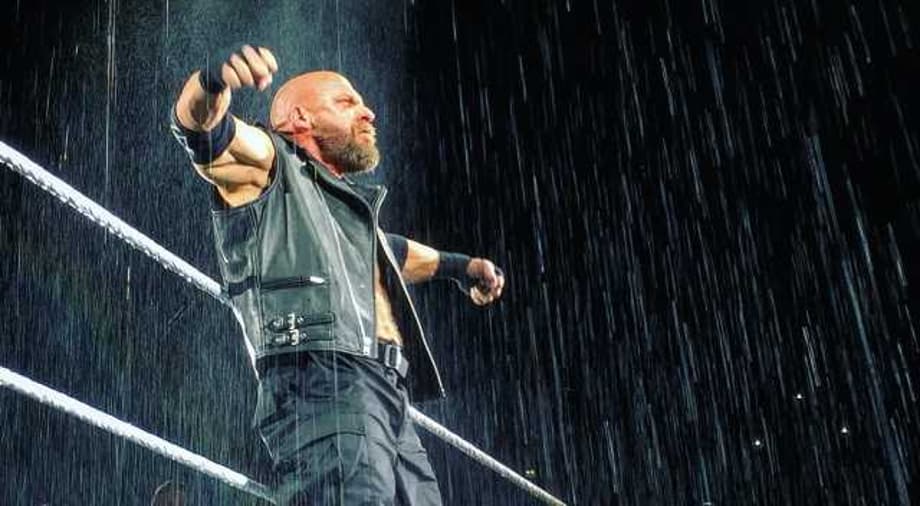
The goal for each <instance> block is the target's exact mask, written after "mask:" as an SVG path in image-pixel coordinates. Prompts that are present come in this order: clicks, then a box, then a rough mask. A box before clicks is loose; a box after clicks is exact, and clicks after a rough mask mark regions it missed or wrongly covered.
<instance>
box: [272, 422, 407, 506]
mask: <svg viewBox="0 0 920 506" xmlns="http://www.w3.org/2000/svg"><path fill="white" fill-rule="evenodd" d="M296 459H297V464H298V465H297V467H296V468H295V469H292V470H290V471H289V472H287V473H285V474H284V475H283V476H282V477H281V483H280V484H279V486H278V488H277V490H276V493H275V500H276V502H277V504H279V505H288V506H351V505H356V506H394V504H395V492H396V489H395V480H394V472H393V469H394V466H393V460H394V455H392V454H391V453H389V452H388V451H387V449H386V448H384V447H382V446H381V445H379V444H377V443H376V442H375V441H374V440H373V439H371V438H368V437H367V436H366V435H359V434H348V433H343V434H336V435H333V436H328V437H325V438H323V439H320V440H318V441H316V442H314V443H312V444H311V445H310V447H308V448H304V449H302V450H301V451H300V452H298V454H297V457H296Z"/></svg>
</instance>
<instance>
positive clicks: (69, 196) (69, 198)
mask: <svg viewBox="0 0 920 506" xmlns="http://www.w3.org/2000/svg"><path fill="white" fill-rule="evenodd" d="M0 163H3V164H4V165H6V166H8V167H9V168H10V169H11V170H13V171H14V172H17V173H19V174H21V175H22V176H23V177H25V178H26V179H28V180H29V181H31V182H32V183H33V184H35V185H36V186H38V187H39V188H41V189H42V190H45V191H46V192H48V193H50V194H51V195H53V196H54V197H56V198H57V199H58V200H60V201H61V202H63V203H64V204H67V205H68V206H70V207H72V208H73V209H74V210H76V211H77V212H78V213H80V214H82V215H83V216H85V217H87V218H89V220H90V221H92V222H93V223H95V224H97V225H99V226H101V227H102V228H103V229H105V230H106V231H107V232H109V233H110V234H112V235H114V236H115V237H118V238H119V239H122V240H123V241H125V242H126V243H128V244H129V245H130V246H131V247H133V248H135V249H137V250H138V251H140V252H141V253H144V254H145V255H147V256H148V257H150V258H152V259H153V260H154V261H156V262H157V263H159V264H160V265H162V266H163V267H165V268H166V270H168V271H170V272H173V273H175V274H177V275H178V276H179V277H180V278H182V279H184V280H185V281H187V282H189V283H191V284H192V285H194V286H195V287H197V288H198V289H200V290H201V291H203V292H205V293H207V294H208V295H210V296H212V297H214V298H215V299H217V300H218V301H220V302H221V303H222V304H224V305H225V306H228V307H230V308H231V309H233V306H232V304H231V303H230V299H229V298H228V297H227V296H226V294H224V293H223V292H222V291H221V287H220V283H218V282H216V281H214V280H213V279H211V278H209V277H208V276H207V275H205V274H204V273H202V272H201V271H199V270H198V269H196V268H195V267H193V266H192V265H191V264H189V263H188V262H186V261H185V260H182V259H181V258H179V257H178V256H176V255H175V254H173V253H172V252H170V251H169V250H167V249H166V248H164V247H162V246H160V245H159V244H157V243H156V242H154V241H153V240H152V239H150V238H149V237H147V236H146V235H144V234H142V233H141V232H140V231H138V230H137V229H135V228H133V227H131V225H128V224H127V223H125V222H124V221H123V220H121V219H120V218H118V217H117V216H115V215H114V214H112V213H110V212H109V211H108V210H106V209H105V208H104V207H102V206H100V205H99V204H97V203H96V202H94V201H93V200H92V199H90V198H88V197H86V196H85V195H83V194H82V193H80V192H78V191H77V190H76V189H74V188H73V187H72V186H70V185H68V184H67V183H65V182H64V181H63V180H61V179H59V178H58V177H56V176H54V175H53V174H51V173H50V172H48V171H47V170H45V169H43V168H42V167H41V166H39V165H38V164H36V163H35V162H33V161H32V160H29V159H28V158H27V157H25V156H24V155H23V154H22V153H20V152H18V151H16V150H15V149H13V148H11V147H10V146H9V145H7V144H6V143H5V142H3V141H0ZM409 417H410V418H411V419H412V421H414V422H415V423H416V424H417V425H419V426H421V427H422V428H424V429H425V430H427V431H429V432H431V433H432V434H434V435H435V436H437V437H438V438H439V439H442V440H443V441H445V442H446V443H448V444H450V445H452V446H454V447H455V448H457V449H459V450H460V451H462V452H463V453H465V454H466V455H468V456H469V457H471V458H472V459H474V460H476V461H477V462H479V463H480V464H482V465H484V466H486V467H488V468H489V469H491V470H493V471H495V472H496V473H498V474H499V475H500V476H502V477H504V478H505V479H507V480H509V481H511V482H512V483H514V484H515V485H517V486H518V487H521V488H522V489H524V490H525V491H527V492H528V493H529V494H531V495H533V496H534V497H536V498H538V499H540V500H541V501H543V502H544V503H546V504H552V505H554V506H565V503H564V502H562V501H561V500H559V499H557V498H556V497H554V496H553V495H551V494H550V493H549V492H547V491H545V490H543V489H541V488H540V487H538V486H537V485H535V484H533V483H531V482H530V481H528V480H527V479H526V478H524V477H523V476H521V475H520V474H518V473H516V472H514V471H513V470H511V469H510V468H508V467H507V466H505V465H503V464H502V463H500V462H499V461H497V460H495V459H494V458H492V457H491V456H489V455H488V454H486V453H485V452H483V451H482V450H480V449H479V448H476V446H474V445H473V444H471V443H469V442H467V441H466V440H464V439H463V438H461V437H460V436H458V435H456V434H454V433H453V432H451V431H450V430H448V429H447V428H445V427H444V426H442V425H440V424H438V423H437V422H435V421H434V420H432V419H431V418H428V417H427V416H425V415H424V414H423V413H421V412H420V411H418V410H417V409H416V408H414V407H412V406H410V407H409ZM174 460H177V459H174ZM177 461H179V462H181V463H183V464H187V465H189V466H191V467H193V468H195V469H197V470H199V471H202V472H203V470H202V469H199V468H198V467H196V466H195V465H194V464H192V463H190V462H188V461H181V460H177ZM212 476H213V475H212ZM218 477H219V476H218ZM228 484H230V485H231V486H236V485H235V484H233V483H229V482H228Z"/></svg>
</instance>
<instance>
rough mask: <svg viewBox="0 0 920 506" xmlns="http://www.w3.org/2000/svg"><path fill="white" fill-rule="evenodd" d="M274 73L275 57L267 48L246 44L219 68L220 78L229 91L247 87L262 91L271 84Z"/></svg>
mask: <svg viewBox="0 0 920 506" xmlns="http://www.w3.org/2000/svg"><path fill="white" fill-rule="evenodd" d="M275 72H278V62H277V60H275V55H273V54H272V52H271V51H269V50H268V49H267V48H264V47H259V48H254V47H252V46H250V45H248V44H247V45H244V46H243V47H242V48H241V49H240V50H239V51H235V52H234V53H233V54H231V55H230V58H228V59H227V61H225V62H224V63H223V65H221V68H220V76H221V78H222V79H223V80H224V82H225V83H227V87H229V88H230V89H231V90H236V89H239V88H243V87H246V86H248V87H254V88H256V89H258V90H259V91H262V90H264V89H265V88H268V86H269V85H270V84H271V83H272V74H274V73H275Z"/></svg>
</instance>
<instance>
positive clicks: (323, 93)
mask: <svg viewBox="0 0 920 506" xmlns="http://www.w3.org/2000/svg"><path fill="white" fill-rule="evenodd" d="M312 98H314V99H315V100H311V101H310V102H312V103H310V104H309V105H310V107H309V109H310V113H311V114H312V116H313V129H312V135H313V138H314V139H315V140H316V144H317V146H318V147H319V150H320V153H321V154H322V157H323V159H324V160H325V161H327V162H329V163H332V164H333V165H335V166H336V167H338V168H339V170H341V171H342V172H345V173H355V172H364V171H368V170H372V169H374V168H375V167H376V166H377V164H378V163H379V162H380V152H379V151H378V150H377V134H376V129H375V128H374V126H373V124H372V123H373V121H374V113H373V111H371V110H370V109H369V108H368V107H367V106H366V105H365V104H364V100H363V99H362V98H361V95H359V94H358V92H357V91H355V89H354V88H352V86H351V83H349V82H348V81H347V80H345V78H343V77H341V76H335V78H330V79H328V80H324V81H323V82H322V83H320V84H319V85H318V86H317V87H316V94H315V95H314V97H312Z"/></svg>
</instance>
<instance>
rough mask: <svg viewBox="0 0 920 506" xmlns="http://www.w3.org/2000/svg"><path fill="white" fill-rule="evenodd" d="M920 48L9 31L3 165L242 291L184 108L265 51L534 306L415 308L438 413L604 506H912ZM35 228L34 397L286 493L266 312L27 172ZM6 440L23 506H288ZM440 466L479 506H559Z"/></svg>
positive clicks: (491, 32)
mask: <svg viewBox="0 0 920 506" xmlns="http://www.w3.org/2000/svg"><path fill="white" fill-rule="evenodd" d="M918 31H920V5H918V4H917V3H916V2H910V1H907V0H901V1H891V0H865V1H861V2H854V3H845V2H831V1H821V0H810V1H802V2H797V1H792V0H785V1H782V0H776V1H772V2H771V1H759V2H727V1H718V0H694V1H690V2H675V1H665V0H655V1H651V2H646V1H622V0H617V1H614V2H602V1H598V0H590V1H589V0H585V1H574V0H572V1H565V0H558V1H552V2H551V1H545V0H544V1H541V0H537V1H530V2H528V1H510V0H506V1H499V0H493V1H486V0H479V1H472V0H471V1H462V2H460V1H454V2H446V1H444V2H440V1H438V2H436V1H431V0H429V1H424V2H422V1H415V2H412V1H379V2H376V1H374V2H372V1H367V2H361V1H346V0H340V1H323V0H313V1H306V2H293V1H290V2H216V1H195V2H165V1H136V0H122V1H116V0H110V1H109V2H99V1H85V2H79V1H75V2H70V3H68V4H60V5H59V4H57V3H53V2H48V1H35V2H31V3H28V4H27V3H26V2H19V1H7V2H5V3H4V4H3V8H2V11H0V44H2V52H0V140H3V141H4V142H6V143H8V144H10V145H11V146H13V147H14V148H16V149H18V150H20V151H22V152H23V153H25V154H26V155H27V156H29V157H30V158H31V159H33V160H35V161H36V162H38V163H40V164H42V165H43V166H45V167H46V168H48V169H49V170H51V171H52V172H54V173H55V174H57V175H59V176H60V177H61V178H63V179H64V180H66V181H68V182H69V183H70V184H72V185H73V186H74V187H76V188H77V189H78V190H80V191H82V192H84V193H85V194H86V195H88V196H89V197H90V198H92V199H94V200H96V201H97V202H99V203H101V204H102V205H104V206H105V207H106V208H108V209H109V210H111V211H112V212H114V213H115V214H116V215H118V216H120V217H122V218H123V219H125V220H126V221H127V222H128V223H131V224H132V225H134V226H136V227H137V228H138V229H140V230H141V231H142V232H144V233H146V234H148V235H149V236H151V237H152V238H153V239H154V240H156V241H158V242H159V243H160V244H162V245H164V246H165V247H166V248H168V249H170V250H171V251H173V252H175V253H176V254H178V255H179V256H180V257H182V258H184V259H186V260H188V261H189V262H190V263H191V264H193V265H195V266H197V267H199V268H200V269H202V270H203V271H205V272H206V273H208V274H209V275H211V276H212V277H215V276H217V269H216V262H215V259H214V253H213V247H212V242H211V232H210V224H209V219H208V212H207V200H206V198H207V193H208V190H207V186H206V183H205V182H204V181H203V180H201V179H200V178H198V177H197V176H195V175H194V173H193V171H192V170H191V169H190V167H189V165H188V164H187V161H186V160H185V158H184V154H183V152H182V151H181V150H180V149H179V148H178V146H177V145H176V144H175V142H174V141H173V140H172V138H171V136H170V135H169V132H168V128H167V119H168V115H169V110H170V106H171V103H172V101H173V100H174V99H175V97H176V95H177V93H178V91H179V88H180V86H181V83H182V81H183V80H184V78H185V76H187V75H188V74H189V73H190V72H191V70H193V69H194V68H196V67H198V66H200V65H201V63H202V61H203V55H204V54H205V51H206V50H207V48H209V47H229V46H230V45H231V44H234V43H238V42H257V43H261V44H263V45H266V46H268V47H271V48H272V49H273V50H274V51H275V53H276V55H277V56H278V59H279V61H280V63H281V67H282V69H281V74H280V76H278V77H279V79H277V80H276V82H281V81H282V80H283V79H285V78H286V77H289V76H291V75H294V74H296V73H299V72H300V71H303V70H306V69H312V68H329V69H334V70H338V71H340V72H342V73H344V74H346V75H347V76H348V77H349V78H350V79H351V80H352V82H353V83H354V84H355V86H356V88H357V89H358V90H359V91H360V92H361V93H362V94H363V95H364V98H365V100H366V101H367V102H368V103H369V105H371V107H372V108H373V109H374V110H375V112H376V113H377V121H376V124H377V127H378V130H379V133H380V137H379V143H380V145H381V149H382V151H383V155H384V159H383V163H382V165H381V167H380V168H379V169H378V171H377V173H376V175H374V176H373V177H374V178H376V179H377V180H379V181H382V182H384V183H386V184H387V185H388V186H389V187H390V189H391V192H390V196H389V197H388V202H387V204H386V206H385V220H384V223H385V225H386V227H387V228H388V229H390V230H393V231H398V232H402V233H404V234H406V235H408V236H410V237H413V238H415V239H417V240H420V241H422V242H425V243H428V244H431V245H433V246H436V247H439V248H441V249H446V250H454V251H463V252H467V253H470V254H475V255H482V256H487V257H489V258H492V259H494V260H495V261H496V262H497V263H498V264H499V265H501V266H502V267H503V268H504V270H505V272H506V273H507V276H508V286H507V289H506V292H505V296H504V297H503V300H502V301H501V303H499V304H498V305H496V306H494V307H491V308H489V309H479V308H476V307H474V306H472V304H469V303H467V302H465V301H464V300H463V298H462V294H460V293H459V292H457V291H456V290H453V289H452V288H451V287H449V286H447V285H440V284H432V285H428V286H420V287H417V288H416V289H415V293H416V295H417V297H418V300H419V304H420V306H421V311H422V318H423V322H424V323H425V324H426V325H427V328H428V331H429V334H430V336H431V337H430V338H431V340H432V342H433V346H434V353H435V356H436V357H437V358H438V362H439V365H440V367H441V369H442V372H443V374H444V375H445V380H446V386H447V389H448V392H449V398H448V399H447V400H445V401H443V402H436V403H426V404H421V405H419V408H420V409H422V410H423V411H425V412H426V413H428V414H430V415H431V416H433V417H434V418H436V419H437V420H439V421H441V422H442V423H444V424H445V425H446V426H447V427H449V428H451V429H453V430H455V431H456V432H458V433H459V434H460V435H462V436H464V437H466V438H468V439H469V440H470V441H472V442H473V443H475V444H477V445H479V446H480V447H481V448H482V449H484V450H486V451H487V452H489V453H491V454H492V455H494V456H495V457H497V458H498V459H499V460H501V461H503V462H505V463H506V464H508V465H509V466H511V467H512V468H514V469H516V470H518V471H520V472H521V473H526V474H527V475H528V476H530V477H532V478H533V480H534V481H535V482H536V483H538V484H540V485H541V486H544V487H545V488H547V489H548V490H550V491H551V492H553V493H554V494H556V495H557V496H559V497H561V498H562V499H564V500H566V501H567V502H569V503H570V504H591V505H593V504H642V505H644V504H674V505H685V504H700V505H702V504H711V505H719V504H726V505H728V504H752V505H755V504H756V505H759V504H765V505H766V504H790V505H793V504H794V505H800V504H815V505H823V504H905V505H906V504H909V503H910V502H911V499H913V502H914V503H917V502H920V464H918V457H917V456H918V454H920V411H918V401H917V395H918V388H920V373H918V370H920V369H918V368H920V338H918V336H917V328H916V327H917V322H915V321H914V320H915V315H917V314H918V311H920V307H918V300H920V291H918V290H920V288H918V287H920V201H918V198H920V161H918V158H920V142H918V126H920V125H918V114H920V98H918V96H920V51H918V44H920V34H918ZM276 87H277V86H276ZM234 100H235V104H234V112H235V113H237V114H238V115H239V116H241V117H245V118H248V119H250V120H252V121H257V120H264V119H265V115H266V112H267V108H268V103H269V96H268V95H265V94H258V93H255V92H249V93H240V94H238V95H237V96H235V98H234ZM0 211H2V212H0V255H2V256H0V259H2V260H0V297H2V301H3V303H2V304H0V343H2V344H0V365H2V366H4V367H8V368H11V369H13V370H15V371H18V372H21V373H23V374H26V375H28V376H29V377H31V378H34V379H36V380H37V381H40V382H42V383H45V384H48V385H50V386H52V387H54V388H56V389H59V390H61V391H64V392H66V393H68V394H70V395H73V396H74V397H76V398H78V399H80V400H82V401H84V402H87V403H89V404H92V405H94V406H97V407H99V408H101V409H103V410H105V411H107V412H109V413H112V414H114V415H115V416H117V417H119V418H121V419H124V420H127V421H129V422H132V423H134V424H136V425H138V426H140V427H142V428H144V429H146V430H149V431H151V432H154V433H156V434H159V435H161V436H163V437H164V438H166V439H168V440H170V441H173V442H176V443H178V444H180V445H182V446H184V447H187V448H189V449H191V450H192V451H195V452H197V453H200V454H202V455H204V456H207V457H208V458H211V459H213V460H215V461H217V462H220V463H223V464H225V465H228V466H229V467H231V468H233V469H237V470H239V471H241V472H243V473H245V474H247V475H249V476H253V477H255V478H257V479H259V480H262V481H264V482H270V481H271V479H272V477H271V471H270V469H269V467H268V460H267V456H266V455H265V454H264V452H263V450H262V448H261V446H260V443H259V441H258V438H257V435H256V434H255V433H254V432H253V431H252V430H251V429H250V428H249V418H250V414H251V411H252V408H253V403H254V387H255V380H254V378H253V375H252V372H251V369H250V368H249V365H248V358H247V356H246V353H245V350H244V347H243V345H242V341H241V334H240V331H239V330H238V327H237V325H236V322H235V320H234V319H233V317H232V315H231V313H230V312H229V311H228V310H227V309H226V308H223V307H222V306H220V305H219V304H218V303H216V302H215V301H213V300H211V299H210V298H209V297H207V296H205V295H203V294H202V293H200V292H198V291H196V290H195V289H194V288H192V287H190V286H189V285H187V284H186V283H184V282H183V281H181V280H180V279H178V278H177V277H176V276H174V275H172V274H169V273H166V272H165V271H163V270H162V269H161V268H160V267H159V266H157V265H156V264H154V263H153V262H152V261H150V260H149V259H147V258H146V257H145V256H143V255H142V254H140V253H138V252H135V251H133V250H131V249H130V248H128V247H127V246H125V245H124V244H123V243H122V242H121V241H119V240H117V239H115V238H114V237H111V236H107V235H106V234H105V233H104V232H103V231H102V230H100V229H99V228H98V227H97V226H95V225H93V224H91V223H89V222H88V221H87V220H85V219H83V218H82V217H79V216H77V215H76V214H75V213H74V212H72V211H70V210H69V208H65V207H64V206H63V205H62V204H60V203H59V202H58V201H57V200H55V199H53V198H51V197H50V196H48V195H47V194H45V193H44V192H42V191H41V190H39V189H38V188H36V187H34V186H33V185H31V184H30V183H28V182H25V181H24V180H23V179H22V178H21V177H20V176H18V175H16V174H14V173H13V172H11V171H8V170H2V171H0ZM0 423H2V425H0V502H2V503H4V504H44V503H49V504H55V505H57V504H146V503H147V502H148V501H149V499H150V496H151V494H152V491H153V489H154V488H155V487H156V486H157V484H159V483H161V482H163V481H164V480H166V479H174V480H178V481H180V482H182V483H184V484H185V486H186V488H187V490H188V492H189V496H190V502H191V503H192V504H256V503H257V502H256V501H255V500H254V499H251V498H248V497H246V496H244V495H243V494H241V493H238V492H236V491H234V490H232V489H230V488H229V487H226V486H224V485H222V484H218V483H217V482H215V481H213V480H211V479H209V478H203V477H201V476H199V475H197V474H195V473H193V472H191V471H188V470H186V469H185V468H182V467H181V466H178V465H175V464H172V463H171V462H169V461H167V460H165V459H163V458H161V457H158V456H155V455H153V454H151V453H150V452H148V451H146V450H143V449H140V448H138V447H135V446H134V445H132V444H129V443H125V442H124V441H122V440H120V439H119V438H116V437H113V436H110V435H108V434H106V433H103V432H101V431H99V430H96V429H93V428H90V427H88V426H86V425H85V424H83V423H82V422H79V421H76V420H75V419H72V418H70V417H68V416H65V415H62V414H60V413H58V412H55V411H53V410H51V409H49V408H46V407H44V406H42V405H40V404H38V403H36V402H34V401H32V400H29V399H27V398H25V397H23V396H21V395H18V394H16V393H13V392H11V391H8V390H3V391H0ZM425 443H426V446H427V447H428V449H429V453H430V456H431V458H432V462H433V464H434V466H435V469H436V471H437V473H438V475H439V476H440V480H441V486H442V490H443V492H444V496H445V500H446V503H447V504H452V505H466V504H485V505H488V504H501V505H513V504H532V503H533V500H531V499H530V498H528V497H527V496H526V495H525V494H524V493H523V492H521V491H519V490H518V489H516V488H514V487H513V486H511V485H509V484H508V483H506V482H505V481H503V480H502V479H500V478H498V477H497V476H496V475H495V474H493V473H491V472H490V471H487V470H484V469H483V468H482V467H480V466H479V465H478V464H475V463H473V462H472V461H470V460H469V459H468V458H466V457H465V456H463V455H461V454H459V453H458V452H457V451H455V450H453V449H451V448H449V447H447V446H446V445H444V444H443V443H441V442H440V441H438V440H436V439H433V438H431V437H428V436H427V435H426V436H425Z"/></svg>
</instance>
